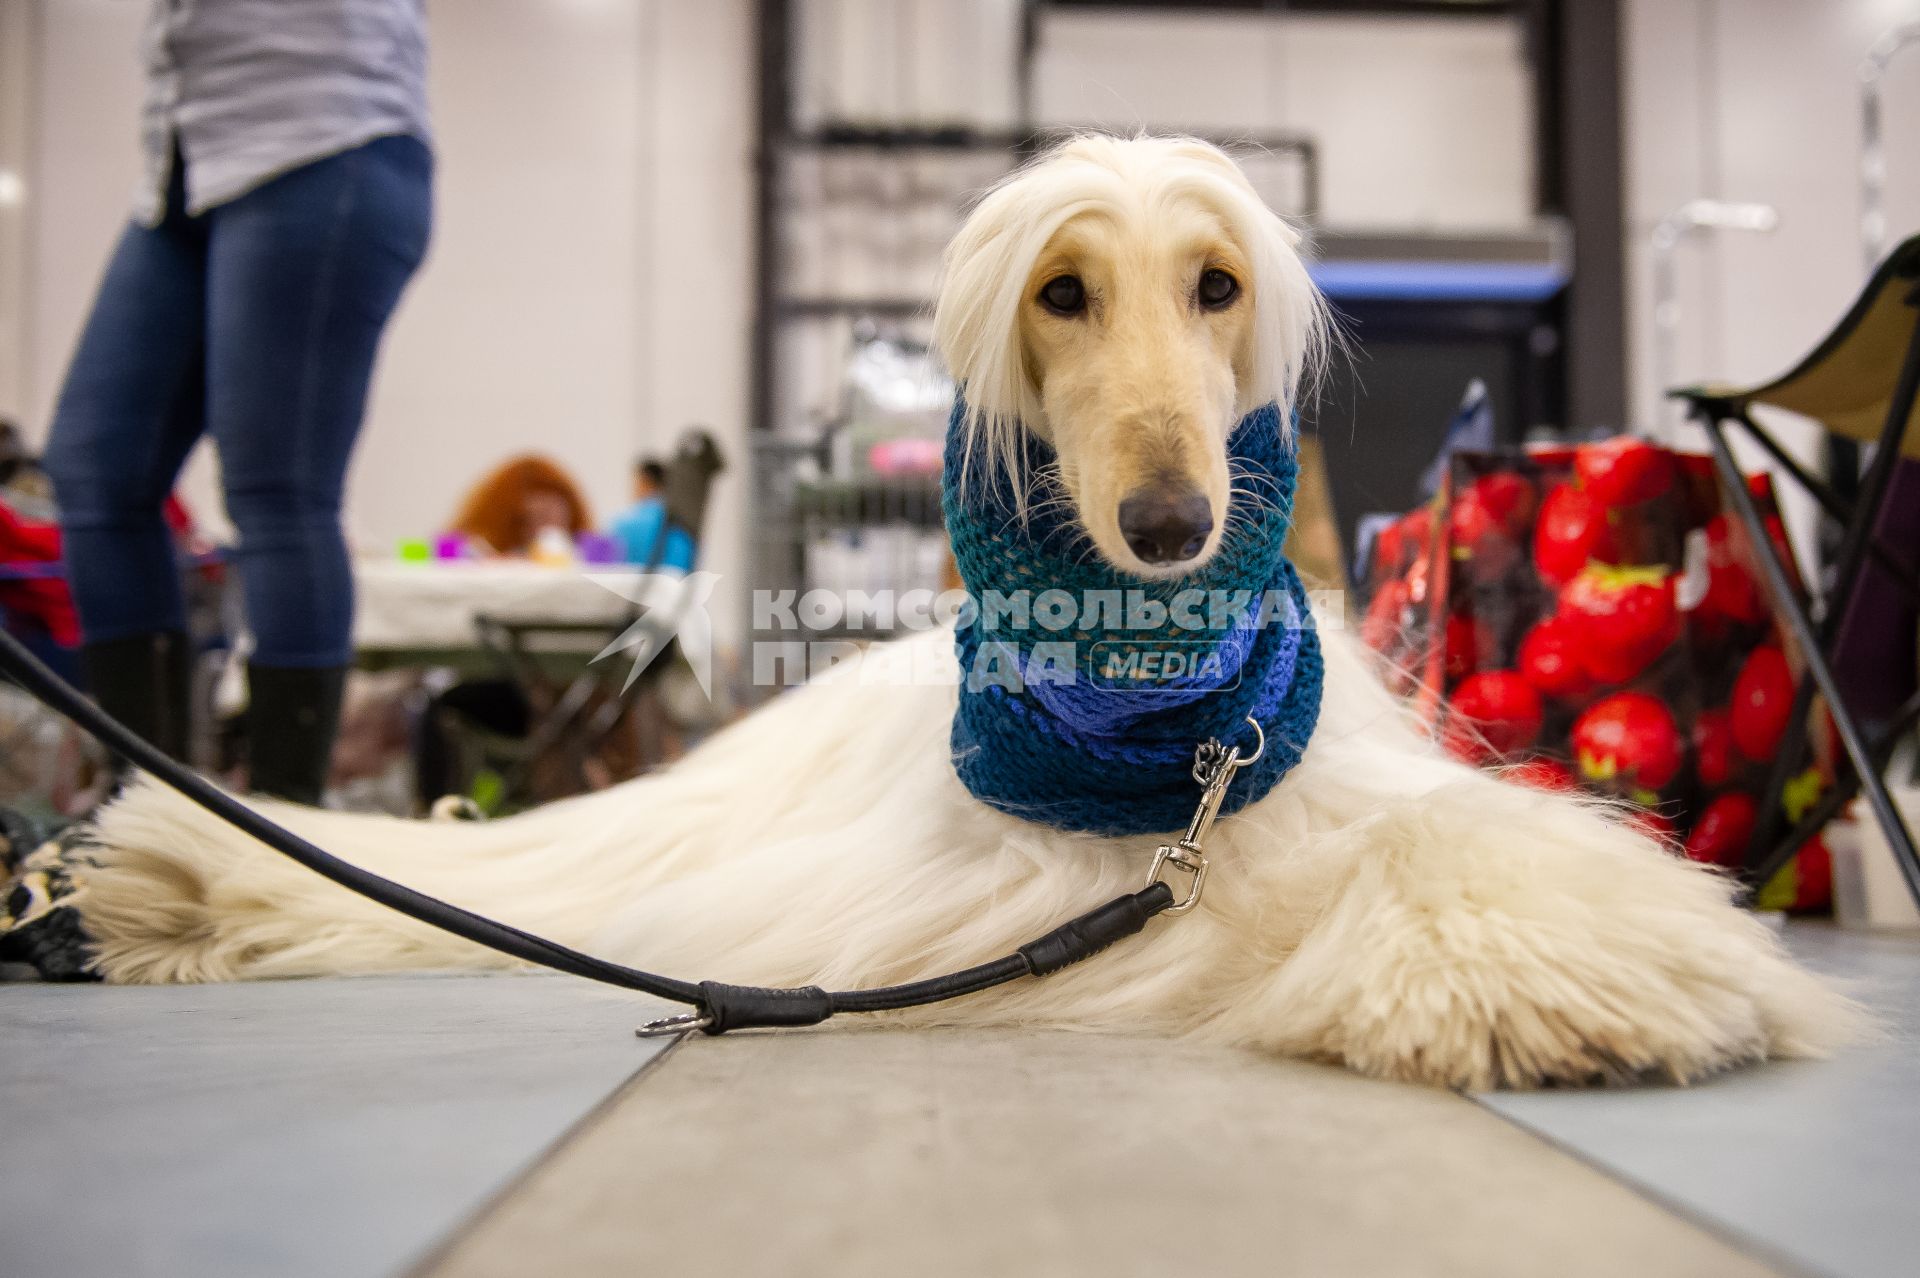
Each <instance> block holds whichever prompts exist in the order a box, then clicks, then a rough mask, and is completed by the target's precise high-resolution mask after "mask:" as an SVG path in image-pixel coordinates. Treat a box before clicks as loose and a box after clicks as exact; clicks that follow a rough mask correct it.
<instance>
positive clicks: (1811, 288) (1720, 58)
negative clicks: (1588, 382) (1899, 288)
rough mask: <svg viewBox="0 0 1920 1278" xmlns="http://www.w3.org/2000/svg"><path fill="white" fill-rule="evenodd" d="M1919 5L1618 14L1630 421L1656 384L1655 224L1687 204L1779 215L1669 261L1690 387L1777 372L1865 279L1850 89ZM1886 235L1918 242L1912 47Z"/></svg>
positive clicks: (1642, 6)
mask: <svg viewBox="0 0 1920 1278" xmlns="http://www.w3.org/2000/svg"><path fill="white" fill-rule="evenodd" d="M1915 20H1920V0H1627V5H1626V30H1625V42H1624V49H1625V63H1626V78H1627V83H1626V94H1625V102H1626V126H1625V127H1626V143H1627V145H1626V151H1627V174H1626V189H1627V206H1628V238H1629V246H1628V247H1629V254H1628V270H1629V280H1628V285H1629V308H1630V309H1629V322H1630V323H1629V327H1630V332H1631V339H1632V340H1631V350H1632V359H1633V369H1632V372H1633V396H1634V398H1633V403H1634V405H1635V412H1636V415H1637V418H1638V420H1639V421H1641V422H1650V421H1652V420H1653V419H1654V415H1655V413H1656V412H1657V411H1658V388H1657V387H1655V386H1654V384H1653V380H1652V379H1653V358H1652V352H1653V326H1652V303H1651V297H1650V291H1651V276H1652V268H1651V264H1650V262H1649V257H1648V253H1647V249H1646V244H1647V238H1648V236H1649V234H1650V233H1651V232H1652V229H1653V226H1654V224H1655V223H1656V222H1657V221H1658V220H1659V219H1660V218H1661V217H1662V216H1663V215H1665V214H1666V213H1668V212H1670V211H1672V210H1673V209H1674V208H1676V207H1678V206H1679V205H1680V204H1682V203H1684V202H1685V201H1687V200H1689V199H1692V198H1694V197H1695V196H1703V195H1704V196H1714V197H1718V198H1722V199H1731V200H1756V201H1761V202H1764V203H1768V204H1772V205H1774V206H1775V207H1777V208H1778V209H1779V211H1780V225H1779V229H1778V230H1776V231H1774V232H1773V233H1772V234H1770V235H1756V234H1747V233H1740V232H1722V233H1705V234H1702V235H1699V236H1696V237H1695V238H1694V239H1693V240H1691V241H1690V242H1689V243H1688V244H1686V245H1685V246H1684V247H1682V249H1681V250H1680V252H1679V258H1678V261H1679V266H1680V271H1679V282H1680V301H1681V307H1682V311H1681V315H1682V324H1681V327H1682V333H1681V341H1680V344H1679V355H1678V359H1677V361H1676V365H1677V367H1676V374H1677V376H1678V377H1679V379H1680V380H1681V381H1683V382H1685V381H1693V380H1699V379H1703V378H1712V379H1720V380H1731V381H1735V382H1741V381H1750V380H1757V379H1759V378H1762V377H1766V376H1769V375H1771V374H1774V373H1779V372H1784V371H1785V370H1786V369H1787V368H1788V367H1789V366H1790V365H1791V364H1792V363H1793V362H1794V361H1795V360H1797V359H1798V358H1799V357H1800V356H1802V355H1804V354H1805V353H1806V352H1807V351H1808V350H1810V349H1811V348H1812V346H1813V344H1814V342H1815V341H1816V340H1817V339H1818V338H1819V337H1820V336H1822V335H1823V334H1824V333H1825V332H1826V331H1827V330H1828V329H1829V328H1830V327H1831V326H1832V325H1833V324H1834V322H1835V321H1837V320H1838V319H1839V318H1840V315H1841V313H1842V312H1843V311H1844V309H1845V308H1846V305H1847V303H1848V302H1849V301H1850V300H1851V299H1852V297H1853V296H1854V294H1855V292H1856V291H1857V290H1858V288H1859V286H1860V284H1861V283H1862V281H1863V280H1864V278H1865V269H1864V266H1863V263H1862V259H1861V247H1860V232H1859V224H1860V198H1859V177H1858V172H1859V145H1858V141H1857V139H1858V137H1859V129H1860V125H1859V89H1858V86H1857V81H1856V79H1855V73H1856V70H1857V68H1858V66H1859V64H1860V61H1861V58H1862V56H1863V55H1864V54H1865V53H1866V50H1867V48H1868V46H1869V45H1870V44H1871V43H1872V42H1873V40H1874V39H1875V38H1876V37H1877V36H1878V35H1879V34H1880V33H1881V32H1883V31H1884V30H1886V29H1887V28H1888V27H1890V26H1892V25H1894V24H1895V23H1897V22H1900V21H1915ZM1886 90H1887V101H1886V121H1887V130H1888V136H1887V142H1888V158H1889V164H1890V169H1891V173H1890V183H1889V202H1888V207H1889V214H1890V219H1889V220H1890V225H1891V239H1892V240H1893V241H1894V242H1897V241H1898V240H1899V239H1900V238H1902V237H1903V236H1905V235H1909V234H1912V233H1913V232H1915V231H1920V50H1910V51H1909V52H1908V53H1907V54H1906V55H1905V56H1904V57H1903V59H1902V61H1900V62H1897V63H1896V64H1895V65H1894V67H1893V70H1892V72H1891V73H1890V75H1889V77H1888V79H1887V81H1886Z"/></svg>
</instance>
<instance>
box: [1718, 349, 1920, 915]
mask: <svg viewBox="0 0 1920 1278" xmlns="http://www.w3.org/2000/svg"><path fill="white" fill-rule="evenodd" d="M1916 384H1920V336H1917V337H1916V341H1915V342H1914V344H1913V346H1912V347H1911V348H1910V349H1909V352H1908V358H1907V362H1906V365H1905V367H1904V368H1903V369H1902V373H1901V392H1904V393H1896V394H1895V396H1894V410H1895V413H1896V414H1897V416H1896V417H1895V418H1894V422H1895V425H1896V426H1904V424H1905V422H1906V414H1907V412H1909V411H1911V407H1912V404H1913V400H1914V393H1915V389H1916ZM1717 407H1718V406H1714V405H1706V404H1703V405H1699V406H1698V416H1699V419H1700V423H1701V425H1702V426H1703V427H1705V429H1706V434H1707V442H1708V443H1709V444H1710V445H1711V446H1712V448H1713V462H1714V468H1715V470H1716V471H1718V472H1719V475H1720V481H1721V488H1722V490H1723V491H1724V493H1725V494H1726V497H1727V500H1728V501H1729V502H1730V503H1731V504H1732V506H1733V510H1734V514H1735V516H1736V517H1737V518H1738V519H1739V520H1740V522H1741V524H1742V525H1744V526H1745V528H1746V530H1747V535H1748V536H1749V537H1750V538H1751V539H1752V540H1753V546H1754V553H1755V556H1756V557H1757V558H1758V559H1759V561H1760V568H1761V573H1762V575H1763V576H1765V578H1766V581H1767V589H1768V591H1769V593H1771V594H1772V596H1773V601H1774V604H1775V605H1776V606H1777V607H1778V608H1779V609H1780V613H1781V615H1782V617H1783V618H1784V619H1785V621H1786V625H1787V628H1788V629H1789V630H1790V631H1792V633H1793V637H1794V639H1795V641H1796V642H1797V643H1798V644H1799V646H1800V650H1801V653H1802V655H1803V656H1804V657H1805V659H1806V663H1807V674H1808V675H1809V676H1810V677H1811V679H1812V682H1813V684H1814V685H1815V686H1817V687H1818V689H1819V691H1820V693H1821V695H1823V696H1824V697H1825V698H1826V700H1827V710H1828V713H1829V714H1831V715H1832V716H1833V723H1834V728H1835V730H1836V731H1837V732H1838V733H1839V734H1840V741H1841V744H1842V745H1843V746H1844V747H1845V748H1846V752H1847V757H1848V758H1849V759H1850V760H1852V763H1853V767H1854V770H1855V772H1856V773H1857V774H1858V776H1859V779H1860V785H1861V788H1862V789H1863V790H1864V791H1865V792H1866V796H1867V804H1868V806H1869V807H1870V808H1872V810H1873V814H1874V818H1875V819H1876V820H1877V821H1878V822H1879V823H1880V828H1881V830H1882V831H1883V832H1884V833H1885V834H1886V836H1887V843H1888V845H1889V846H1890V847H1891V848H1892V849H1893V854H1894V859H1895V861H1897V862H1898V863H1899V866H1900V871H1901V874H1902V875H1903V876H1904V877H1905V878H1906V881H1907V890H1908V891H1909V892H1911V893H1912V894H1913V899H1914V901H1915V903H1916V904H1920V852H1916V850H1915V848H1914V841H1913V834H1912V832H1911V831H1910V830H1908V828H1907V824H1906V822H1905V821H1904V820H1903V819H1902V818H1901V816H1900V812H1899V810H1898V809H1897V808H1895V807H1894V805H1893V798H1892V796H1891V795H1889V794H1888V793H1887V786H1886V780H1885V778H1884V777H1883V776H1882V775H1881V767H1880V766H1879V764H1878V763H1877V761H1876V760H1875V758H1874V754H1873V752H1872V751H1871V750H1869V749H1868V747H1867V741H1866V737H1865V735H1864V734H1863V733H1862V731H1861V729H1860V725H1859V722H1858V721H1857V720H1856V719H1855V717H1854V715H1853V712H1852V710H1851V709H1850V708H1849V707H1848V706H1847V704H1846V701H1845V699H1844V698H1843V697H1842V696H1841V695H1840V688H1839V683H1838V681H1837V680H1836V679H1835V678H1834V675H1833V669H1832V667H1831V666H1830V665H1829V664H1828V662H1827V654H1826V649H1825V645H1824V643H1823V641H1822V635H1821V633H1820V629H1824V625H1823V626H1822V627H1821V628H1816V627H1815V625H1814V622H1813V618H1812V617H1811V616H1809V615H1808V613H1807V610H1806V609H1805V608H1804V607H1803V606H1802V605H1801V603H1800V600H1799V598H1798V597H1797V596H1796V595H1795V593H1794V589H1793V581H1792V579H1791V578H1790V577H1789V576H1788V574H1787V569H1786V565H1785V564H1784V563H1782V562H1781V560H1780V557H1779V554H1778V552H1777V551H1776V550H1775V548H1774V546H1773V543H1772V540H1771V539H1770V538H1769V537H1768V536H1767V532H1766V525H1765V523H1764V522H1763V521H1762V520H1761V518H1760V511H1759V509H1758V507H1756V506H1755V505H1754V502H1753V495H1752V494H1751V493H1750V492H1748V491H1747V485H1746V479H1745V477H1744V476H1743V475H1741V473H1740V467H1739V465H1738V463H1736V462H1735V461H1734V458H1733V451H1732V449H1731V448H1730V447H1729V446H1728V444H1727V439H1726V435H1725V433H1724V422H1723V420H1722V417H1721V415H1720V413H1719V412H1718V411H1717ZM1898 438H1899V436H1898V435H1897V434H1896V435H1895V436H1894V439H1893V441H1892V445H1891V446H1887V445H1885V444H1883V446H1882V448H1881V449H1880V454H1879V455H1877V456H1875V458H1874V460H1873V465H1872V466H1871V467H1869V469H1868V475H1867V480H1866V483H1865V485H1864V491H1863V493H1862V494H1861V497H1860V500H1859V502H1858V503H1857V504H1856V506H1855V509H1854V520H1853V521H1852V522H1851V523H1850V524H1849V526H1848V529H1847V536H1846V539H1845V541H1844V542H1843V545H1842V551H1841V555H1840V562H1839V564H1838V566H1837V571H1836V573H1835V577H1834V585H1833V591H1832V593H1831V594H1830V595H1829V596H1828V605H1829V606H1828V607H1827V608H1826V610H1825V613H1824V615H1823V618H1822V620H1823V623H1825V622H1830V621H1831V619H1832V618H1834V617H1837V616H1839V615H1840V614H1841V613H1842V612H1843V611H1844V604H1845V601H1846V600H1847V599H1848V598H1850V597H1851V595H1852V590H1853V586H1854V585H1855V583H1856V582H1857V580H1858V578H1859V569H1860V567H1861V565H1862V564H1863V563H1864V562H1865V558H1866V556H1865V554H1864V551H1863V547H1864V545H1865V536H1866V534H1868V533H1869V532H1870V531H1871V528H1872V523H1873V519H1874V515H1875V514H1876V512H1877V511H1878V510H1879V505H1880V502H1881V500H1882V499H1883V498H1884V497H1885V494H1886V483H1887V480H1888V478H1889V477H1890V476H1891V475H1892V471H1893V461H1894V459H1895V456H1896V455H1897V453H1898ZM1804 717H1805V716H1804V714H1802V715H1801V716H1800V718H1799V719H1798V720H1796V724H1797V725H1798V726H1797V728H1796V729H1791V730H1790V735H1791V733H1792V732H1794V731H1797V732H1799V733H1802V734H1803V733H1804V730H1805V729H1804ZM1782 744H1783V745H1784V744H1785V743H1784V742H1783V743H1782ZM1773 803H1774V804H1775V805H1776V806H1777V804H1778V798H1777V797H1775V798H1774V799H1773ZM1769 819H1771V814H1770V815H1769Z"/></svg>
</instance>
